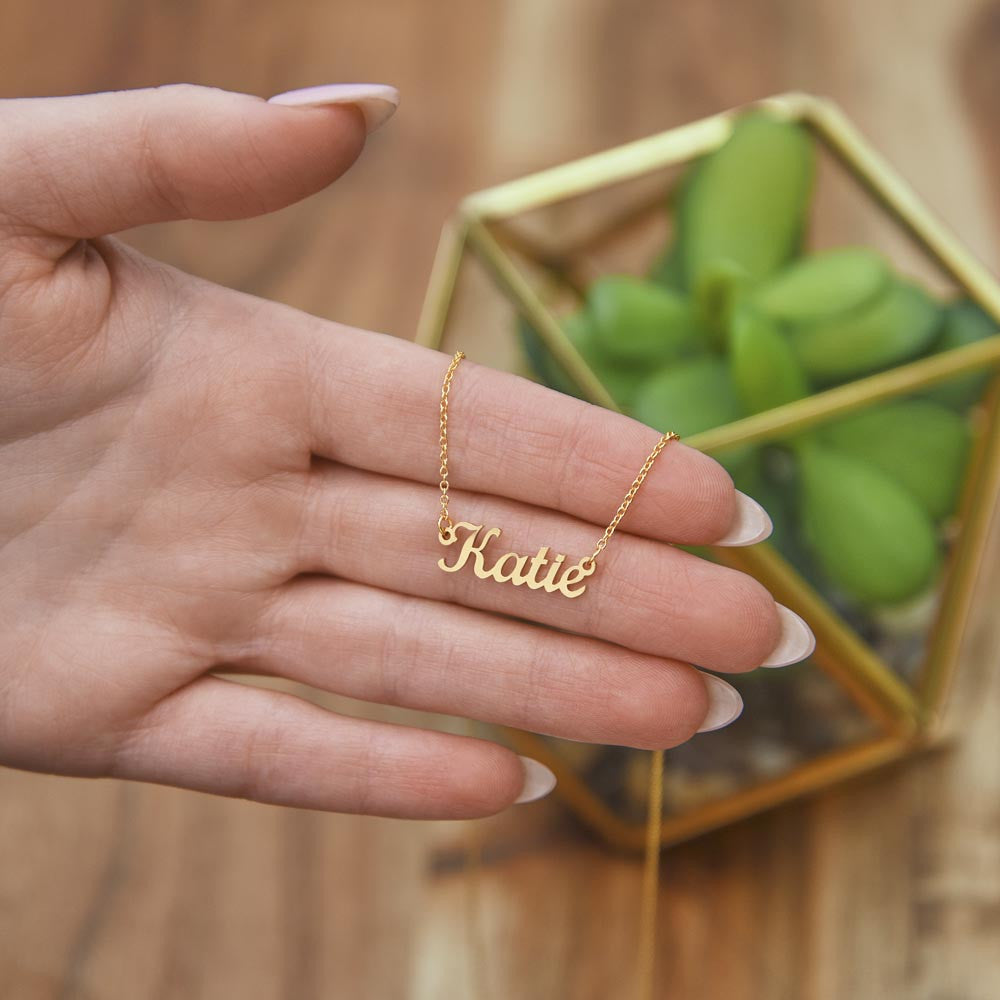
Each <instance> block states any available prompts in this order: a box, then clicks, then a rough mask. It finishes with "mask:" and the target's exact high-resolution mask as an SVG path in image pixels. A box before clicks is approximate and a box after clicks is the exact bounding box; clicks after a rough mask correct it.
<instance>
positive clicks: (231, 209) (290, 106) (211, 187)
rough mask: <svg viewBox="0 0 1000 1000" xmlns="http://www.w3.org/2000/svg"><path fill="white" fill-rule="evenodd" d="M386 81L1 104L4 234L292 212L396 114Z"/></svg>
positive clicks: (170, 89) (90, 232)
mask: <svg viewBox="0 0 1000 1000" xmlns="http://www.w3.org/2000/svg"><path fill="white" fill-rule="evenodd" d="M398 101H399V95H398V93H397V91H396V90H395V88H393V87H387V86H382V85H367V84H365V85H362V84H346V85H333V86H328V87H314V88H309V89H308V90H304V91H293V92H291V93H289V94H281V95H278V96H277V97H276V98H273V99H272V100H271V101H265V100H263V99H262V98H260V97H254V96H251V95H249V94H238V93H231V92H229V91H225V90H219V89H216V88H212V87H200V86H195V85H193V84H169V85H166V86H162V87H151V88H146V89H143V90H119V91H111V92H108V93H99V94H82V95H79V96H72V97H32V98H17V99H13V100H3V101H0V228H2V227H3V226H4V224H5V223H7V222H11V223H13V224H15V226H16V230H17V232H18V233H20V234H24V233H25V230H28V231H35V232H41V233H47V234H51V235H56V236H63V237H68V238H72V239H81V238H88V237H93V236H101V235H105V234H108V233H113V232H116V231H118V230H121V229H126V228H128V227H130V226H136V225H141V224H143V223H148V222H161V221H164V220H169V219H209V220H215V219H235V218H245V217H247V216H251V215H260V214H262V213H264V212H270V211H273V210H274V209H277V208H281V207H283V206H285V205H289V204H291V203H292V202H295V201H298V200H299V199H301V198H304V197H306V196H307V195H310V194H312V193H314V192H315V191H318V190H320V189H321V188H323V187H325V186H326V185H327V184H329V183H330V182H331V181H333V180H335V179H336V178H337V177H339V176H340V175H341V174H342V173H344V172H345V171H346V170H347V169H348V167H350V166H351V164H352V163H353V162H354V161H355V160H356V159H357V157H358V155H359V154H360V152H361V150H362V148H363V146H364V142H365V133H366V130H367V129H368V128H369V127H377V126H378V125H379V124H381V123H382V122H383V121H384V120H385V119H386V118H388V117H389V115H390V114H391V113H392V111H393V110H395V106H396V104H397V103H398Z"/></svg>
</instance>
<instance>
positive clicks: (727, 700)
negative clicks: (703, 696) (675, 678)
mask: <svg viewBox="0 0 1000 1000" xmlns="http://www.w3.org/2000/svg"><path fill="white" fill-rule="evenodd" d="M702 677H704V678H705V687H706V689H707V690H708V712H707V713H706V715H705V718H704V720H703V721H702V724H701V727H700V728H699V730H698V732H699V733H711V732H713V731H714V730H716V729H721V728H722V727H723V726H728V725H729V723H730V722H735V721H736V720H737V719H738V718H739V717H740V712H742V711H743V699H742V698H741V697H740V693H739V691H737V690H736V688H734V687H733V686H732V684H727V683H726V682H725V681H724V680H723V679H722V678H721V677H716V676H715V674H705V673H703V674H702Z"/></svg>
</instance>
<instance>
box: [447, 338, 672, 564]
mask: <svg viewBox="0 0 1000 1000" xmlns="http://www.w3.org/2000/svg"><path fill="white" fill-rule="evenodd" d="M464 357H465V352H464V351H457V352H456V353H455V356H454V357H453V358H452V359H451V364H450V365H448V370H447V371H446V372H445V373H444V381H443V382H442V383H441V408H440V419H439V422H438V427H439V435H440V436H439V443H440V447H441V456H440V457H441V465H440V467H439V469H438V473H439V474H440V476H441V481H440V484H439V485H440V487H441V513H440V514H439V515H438V532H439V534H440V535H441V536H442V537H444V536H445V535H446V534H447V532H448V531H449V530H450V529H451V528H452V527H453V524H452V520H451V517H450V515H449V514H448V396H449V394H450V392H451V381H452V379H453V378H454V377H455V371H456V369H457V368H458V366H459V364H461V362H462V359H463V358H464ZM679 438H680V435H679V434H675V433H674V432H673V431H668V432H667V433H666V434H664V435H663V436H662V437H661V438H660V440H659V441H657V442H656V445H655V447H654V448H653V450H652V451H651V452H650V453H649V455H648V456H647V458H646V461H645V462H643V463H642V468H641V469H640V470H639V474H638V475H637V476H636V477H635V479H634V480H633V481H632V485H631V486H630V487H629V490H628V493H626V494H625V499H624V500H622V502H621V504H620V505H619V507H618V510H617V511H616V512H615V516H614V517H613V518H612V519H611V523H610V524H609V525H608V526H607V527H606V528H605V529H604V534H603V535H601V538H600V540H599V541H598V543H597V545H596V546H595V547H594V551H593V552H592V553H591V554H590V555H589V556H587V558H586V559H584V560H583V564H584V565H588V564H592V563H595V562H596V561H597V557H598V556H599V555H600V554H601V553H602V552H603V551H604V549H605V548H606V546H607V544H608V542H610V541H611V536H612V535H614V533H615V530H616V529H617V527H618V525H619V524H621V521H622V518H623V517H624V516H625V515H626V514H627V513H628V509H629V507H631V506H632V501H633V500H635V498H636V495H637V494H638V492H639V488H640V487H641V486H642V484H643V482H645V479H646V476H648V475H649V473H650V470H651V469H652V468H653V463H654V462H655V461H656V459H657V457H658V456H659V454H660V452H661V451H663V449H664V448H665V447H666V446H667V444H668V443H669V442H671V441H676V440H679Z"/></svg>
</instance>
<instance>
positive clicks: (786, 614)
mask: <svg viewBox="0 0 1000 1000" xmlns="http://www.w3.org/2000/svg"><path fill="white" fill-rule="evenodd" d="M778 617H779V618H780V619H781V636H780V637H779V639H778V645H777V646H775V647H774V649H773V650H772V651H771V655H770V656H769V657H768V658H767V659H766V660H765V661H764V662H763V663H762V664H761V666H762V667H787V666H788V665H789V664H790V663H798V662H799V661H800V660H804V659H805V658H806V657H807V656H811V655H812V652H813V650H814V649H815V648H816V637H815V636H814V635H813V634H812V629H811V628H809V626H808V625H807V624H806V623H805V622H804V621H803V620H802V619H801V618H800V617H799V616H798V615H797V614H796V613H795V612H794V611H792V609H791V608H786V607H785V606H784V605H783V604H779V605H778Z"/></svg>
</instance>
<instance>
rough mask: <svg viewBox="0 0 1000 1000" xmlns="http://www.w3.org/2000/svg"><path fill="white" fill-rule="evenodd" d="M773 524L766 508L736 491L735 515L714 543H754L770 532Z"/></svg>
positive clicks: (760, 540) (762, 539)
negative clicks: (721, 535) (725, 530)
mask: <svg viewBox="0 0 1000 1000" xmlns="http://www.w3.org/2000/svg"><path fill="white" fill-rule="evenodd" d="M772 530H773V526H772V524H771V518H770V517H769V516H768V513H767V511H766V510H764V508H763V507H761V505H760V504H759V503H757V501H756V500H754V498H753V497H748V496H747V495H746V494H745V493H741V492H740V491H739V490H737V491H736V517H735V519H734V520H733V523H732V525H730V528H729V531H727V532H726V534H725V535H723V537H722V538H720V539H719V540H718V541H717V542H716V543H715V544H716V545H754V544H755V543H756V542H762V541H764V539H765V538H767V536H768V535H770V534H771V531H772Z"/></svg>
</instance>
